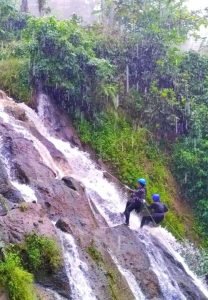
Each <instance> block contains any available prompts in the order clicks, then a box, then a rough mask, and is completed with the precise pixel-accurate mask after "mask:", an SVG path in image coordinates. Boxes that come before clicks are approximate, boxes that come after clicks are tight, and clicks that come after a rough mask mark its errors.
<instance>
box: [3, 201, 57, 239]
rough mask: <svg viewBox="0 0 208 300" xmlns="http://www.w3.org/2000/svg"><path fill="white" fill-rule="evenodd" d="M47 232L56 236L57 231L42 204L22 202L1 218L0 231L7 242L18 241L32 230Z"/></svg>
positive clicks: (41, 232)
mask: <svg viewBox="0 0 208 300" xmlns="http://www.w3.org/2000/svg"><path fill="white" fill-rule="evenodd" d="M33 231H36V232H37V233H39V234H46V235H48V236H52V237H55V238H56V231H55V229H54V226H53V225H52V223H51V221H50V220H49V219H48V217H47V215H46V214H45V213H44V211H43V209H42V208H41V205H39V204H34V203H22V204H20V205H19V206H18V207H16V208H15V209H12V210H11V211H9V212H8V214H7V215H6V216H3V217H1V218H0V232H1V236H2V237H3V240H4V241H5V242H7V243H16V242H20V241H22V240H23V239H24V236H25V235H26V234H28V233H30V232H33Z"/></svg>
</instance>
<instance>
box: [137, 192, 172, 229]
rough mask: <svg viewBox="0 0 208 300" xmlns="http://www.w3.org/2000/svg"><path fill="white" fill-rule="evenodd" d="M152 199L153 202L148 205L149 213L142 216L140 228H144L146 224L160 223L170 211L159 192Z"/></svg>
mask: <svg viewBox="0 0 208 300" xmlns="http://www.w3.org/2000/svg"><path fill="white" fill-rule="evenodd" d="M152 200H153V203H152V204H151V205H149V206H148V205H147V206H146V209H147V212H148V215H147V216H144V217H143V218H142V222H141V226H140V228H142V227H143V226H144V225H148V224H149V223H153V224H159V223H160V222H162V221H163V219H164V217H165V214H166V213H167V212H168V208H167V206H166V205H165V204H164V203H162V202H161V201H160V195H159V194H153V195H152Z"/></svg>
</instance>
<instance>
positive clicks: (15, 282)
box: [0, 253, 37, 300]
mask: <svg viewBox="0 0 208 300" xmlns="http://www.w3.org/2000/svg"><path fill="white" fill-rule="evenodd" d="M0 284H1V285H2V286H3V287H4V289H5V290H6V293H7V294H8V296H9V299H10V300H35V299H37V298H36V295H35V290H34V286H33V276H32V274H30V273H28V272H27V271H25V270H24V269H23V267H22V266H21V263H20V258H19V257H18V256H17V255H16V254H14V253H8V254H6V256H5V259H4V261H2V262H0Z"/></svg>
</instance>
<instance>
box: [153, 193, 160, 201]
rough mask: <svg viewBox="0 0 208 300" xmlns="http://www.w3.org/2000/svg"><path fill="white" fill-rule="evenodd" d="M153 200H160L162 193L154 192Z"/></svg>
mask: <svg viewBox="0 0 208 300" xmlns="http://www.w3.org/2000/svg"><path fill="white" fill-rule="evenodd" d="M152 200H153V201H154V202H160V195H159V194H153V195H152Z"/></svg>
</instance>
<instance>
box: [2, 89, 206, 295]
mask: <svg viewBox="0 0 208 300" xmlns="http://www.w3.org/2000/svg"><path fill="white" fill-rule="evenodd" d="M49 105H51V104H50V103H49V100H48V98H47V97H46V96H44V95H40V96H39V106H38V114H36V113H35V112H34V111H33V110H32V109H31V108H29V107H27V106H26V105H25V104H18V106H19V107H20V108H21V109H23V110H24V111H25V114H26V116H27V118H28V120H29V122H30V123H31V124H33V126H34V127H35V128H36V130H37V132H39V134H40V135H41V136H43V137H44V138H45V139H46V140H47V141H49V142H50V143H51V144H52V145H53V146H54V147H55V148H56V149H57V150H59V151H60V152H61V153H62V154H63V157H64V158H65V160H66V163H65V165H64V166H63V165H60V164H59V163H58V162H57V161H55V160H54V159H53V157H52V156H51V154H50V152H49V151H48V149H47V147H46V146H44V144H43V143H42V142H41V141H39V140H38V138H36V137H35V136H34V135H33V134H32V132H31V131H30V128H29V127H28V126H26V125H25V124H23V122H19V121H18V120H16V119H15V118H14V117H12V116H10V115H9V114H8V113H7V112H6V111H4V109H3V108H2V107H1V104H0V108H2V111H1V112H0V117H1V118H2V119H3V121H4V122H5V123H6V124H9V125H10V126H11V127H12V128H13V129H14V130H15V131H16V132H17V133H18V134H19V135H23V136H24V138H25V139H28V140H30V141H32V142H33V145H34V147H35V149H36V150H37V151H38V153H39V155H40V157H41V159H42V162H43V164H45V165H46V166H48V167H49V168H50V169H51V170H53V171H54V172H55V174H56V176H57V178H62V177H63V176H66V175H68V174H70V176H71V177H74V178H75V179H77V180H78V181H79V182H81V183H82V185H83V186H84V187H85V191H86V194H87V196H88V198H89V199H90V201H91V202H92V203H93V205H94V207H96V210H97V211H98V212H99V213H100V215H101V216H102V217H103V218H104V219H105V221H106V223H107V225H108V226H109V227H114V226H118V225H121V224H122V223H123V221H124V220H123V217H122V215H121V213H122V212H123V211H124V207H125V203H126V201H127V195H126V194H125V193H124V192H122V191H119V190H118V188H117V187H116V185H115V184H113V183H112V182H110V181H109V180H107V179H106V178H105V176H104V175H105V174H104V171H102V170H101V169H100V168H99V167H98V166H97V165H96V163H95V162H93V160H92V159H91V158H90V156H89V154H88V153H86V152H83V151H81V150H80V149H78V148H77V147H73V146H72V145H71V144H70V143H69V142H68V141H65V140H62V139H60V138H58V137H57V136H56V135H55V133H54V134H53V132H54V128H53V126H54V125H55V124H53V122H52V124H50V122H47V117H48V116H47V115H46V114H47V107H48V106H49ZM50 117H51V119H53V116H50ZM0 146H1V147H0V155H1V157H0V158H1V159H2V160H3V162H4V165H5V167H6V169H7V173H8V176H9V178H10V180H11V182H12V184H13V185H14V186H15V187H16V188H17V189H18V190H20V192H21V193H22V195H23V197H24V199H25V201H29V200H30V201H31V200H36V201H37V199H36V197H35V193H34V191H33V190H32V189H31V188H30V187H29V186H27V185H23V184H20V183H19V182H18V180H17V179H16V178H13V177H12V172H11V166H10V164H11V162H10V161H8V160H7V158H6V157H5V156H4V155H3V153H2V146H3V145H2V141H0ZM69 170H70V172H69ZM139 227H140V218H139V217H138V215H137V214H135V213H132V215H131V218H130V229H131V230H133V231H134V232H136V233H137V235H138V239H139V240H140V241H141V242H142V243H143V244H144V246H145V247H146V251H147V254H148V257H149V260H150V263H151V269H152V270H154V273H155V274H156V276H157V278H158V281H159V284H160V288H161V291H162V294H163V299H167V300H175V299H177V300H179V299H181V300H183V299H186V297H185V296H184V295H183V293H182V292H181V290H180V286H179V285H178V284H177V282H176V280H174V279H172V278H171V274H170V272H169V269H168V266H166V263H165V260H164V257H163V255H162V254H161V253H162V252H161V251H166V252H167V253H169V255H171V256H172V257H173V258H174V259H175V261H176V262H177V263H178V264H180V265H182V267H183V269H184V272H185V273H186V274H187V276H189V277H190V278H192V281H193V282H194V283H195V285H196V286H197V287H198V288H199V290H201V292H202V293H203V294H204V295H205V296H206V297H207V298H208V292H207V290H206V289H205V288H204V287H203V285H202V283H201V281H199V280H198V279H197V278H196V276H195V275H194V274H193V273H192V272H191V271H190V270H189V268H188V266H187V265H186V263H185V262H184V260H183V259H182V257H181V256H180V255H179V253H177V249H176V248H177V242H176V240H175V239H174V238H173V237H172V235H171V234H170V233H168V232H167V231H166V230H165V229H163V228H161V227H158V228H144V229H143V230H141V231H140V230H139ZM58 232H59V235H60V239H61V242H62V246H63V249H64V260H65V265H66V270H67V275H68V278H69V282H70V286H71V291H72V299H73V300H91V299H92V300H93V299H96V296H95V295H94V293H93V289H92V287H91V285H90V280H88V276H87V271H88V266H87V263H86V262H84V261H83V260H82V259H81V258H80V255H79V251H78V246H77V245H76V241H75V239H74V237H73V236H72V235H70V234H66V233H62V232H60V231H58ZM157 243H159V244H160V246H161V245H162V249H161V248H160V247H158V245H157ZM109 254H110V255H111V257H112V260H113V261H114V263H115V264H116V265H117V268H118V270H119V272H120V273H121V274H122V275H123V277H124V278H125V279H126V282H127V284H128V286H129V288H130V290H131V291H132V294H133V295H134V297H135V299H141V300H142V299H145V296H144V295H143V292H142V290H141V288H140V284H139V283H138V282H137V280H136V277H135V276H134V274H133V272H132V271H131V270H129V269H127V268H124V267H123V266H122V264H121V262H120V260H119V258H118V257H116V256H115V255H114V253H113V251H111V250H110V251H109ZM204 299H205V298H204Z"/></svg>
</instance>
